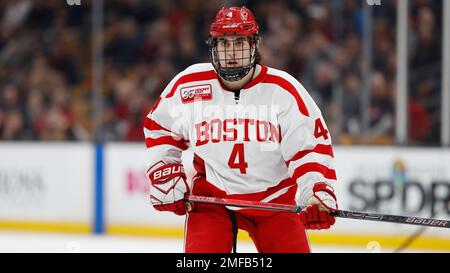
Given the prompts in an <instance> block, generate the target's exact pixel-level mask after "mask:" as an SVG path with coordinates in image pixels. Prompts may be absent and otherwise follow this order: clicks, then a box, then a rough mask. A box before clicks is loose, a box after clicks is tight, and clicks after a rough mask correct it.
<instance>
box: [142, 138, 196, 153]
mask: <svg viewBox="0 0 450 273" xmlns="http://www.w3.org/2000/svg"><path fill="white" fill-rule="evenodd" d="M145 145H147V148H151V147H155V146H159V145H172V146H175V147H177V148H180V149H182V150H186V149H187V148H188V146H187V145H186V144H185V143H184V141H183V140H175V139H174V138H173V137H171V136H163V137H158V138H151V137H147V138H146V139H145Z"/></svg>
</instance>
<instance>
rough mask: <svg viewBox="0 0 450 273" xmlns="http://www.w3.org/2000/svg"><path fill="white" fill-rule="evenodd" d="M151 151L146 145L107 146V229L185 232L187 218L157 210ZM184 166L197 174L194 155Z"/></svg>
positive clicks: (105, 154)
mask: <svg viewBox="0 0 450 273" xmlns="http://www.w3.org/2000/svg"><path fill="white" fill-rule="evenodd" d="M146 158H147V150H146V148H145V145H144V144H120V143H108V144H106V145H105V146H104V166H105V167H104V170H105V179H104V191H105V221H106V225H133V224H134V225H151V226H167V225H171V226H174V227H180V228H182V227H183V226H184V217H180V216H176V215H174V214H172V213H169V212H164V213H162V212H158V211H156V210H154V209H153V207H152V205H151V204H150V199H149V189H148V180H147V178H146V174H145V170H146V169H147V165H146V164H147V163H146V162H147V160H146ZM183 159H184V160H183V164H184V166H185V168H186V172H187V173H189V175H192V174H193V167H192V153H190V154H189V153H184V155H183Z"/></svg>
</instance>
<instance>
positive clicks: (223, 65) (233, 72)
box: [208, 35, 259, 81]
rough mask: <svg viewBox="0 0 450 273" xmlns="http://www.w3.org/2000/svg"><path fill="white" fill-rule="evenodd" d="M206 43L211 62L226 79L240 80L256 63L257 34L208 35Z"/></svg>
mask: <svg viewBox="0 0 450 273" xmlns="http://www.w3.org/2000/svg"><path fill="white" fill-rule="evenodd" d="M208 44H209V46H210V58H211V63H212V64H213V66H214V68H215V70H216V71H217V73H218V74H219V75H220V76H221V77H222V78H223V79H224V80H226V81H238V80H241V79H242V78H244V77H245V76H246V75H247V74H248V73H249V72H250V70H251V68H252V67H254V66H255V64H256V51H257V48H258V44H259V36H258V35H253V36H234V38H231V37H230V36H226V35H225V36H219V37H210V38H209V40H208ZM230 56H232V57H230Z"/></svg>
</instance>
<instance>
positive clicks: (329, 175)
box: [292, 163, 336, 182]
mask: <svg viewBox="0 0 450 273" xmlns="http://www.w3.org/2000/svg"><path fill="white" fill-rule="evenodd" d="M309 172H318V173H321V174H322V175H323V176H324V177H325V178H326V179H333V180H336V172H335V170H333V169H329V168H327V167H326V166H324V165H322V164H319V163H305V164H303V165H301V166H300V167H298V168H297V169H295V171H294V174H293V175H292V179H294V180H295V181H297V179H298V178H300V177H302V176H303V175H304V174H306V173H309ZM317 182H319V181H317Z"/></svg>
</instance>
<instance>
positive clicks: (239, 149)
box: [228, 143, 248, 174]
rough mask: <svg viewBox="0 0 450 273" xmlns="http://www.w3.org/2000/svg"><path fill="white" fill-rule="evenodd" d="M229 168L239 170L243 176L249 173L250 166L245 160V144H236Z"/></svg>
mask: <svg viewBox="0 0 450 273" xmlns="http://www.w3.org/2000/svg"><path fill="white" fill-rule="evenodd" d="M228 166H230V168H232V169H239V171H240V172H241V174H246V173H247V168H248V164H247V162H245V158H244V144H242V143H240V144H235V145H234V147H233V150H232V151H231V155H230V159H228Z"/></svg>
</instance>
